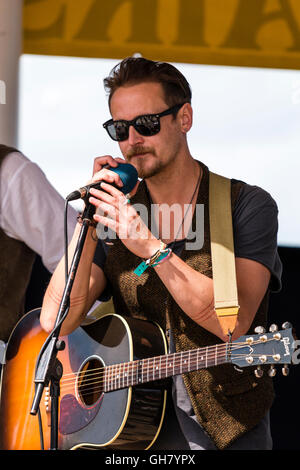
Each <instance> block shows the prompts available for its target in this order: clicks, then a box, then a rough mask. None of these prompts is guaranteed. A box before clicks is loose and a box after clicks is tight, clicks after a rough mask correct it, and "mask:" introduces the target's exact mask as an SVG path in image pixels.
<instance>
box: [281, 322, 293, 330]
mask: <svg viewBox="0 0 300 470" xmlns="http://www.w3.org/2000/svg"><path fill="white" fill-rule="evenodd" d="M292 327H293V326H292V324H291V323H290V322H289V321H285V322H284V323H283V324H282V328H283V329H284V330H288V329H289V328H292Z"/></svg>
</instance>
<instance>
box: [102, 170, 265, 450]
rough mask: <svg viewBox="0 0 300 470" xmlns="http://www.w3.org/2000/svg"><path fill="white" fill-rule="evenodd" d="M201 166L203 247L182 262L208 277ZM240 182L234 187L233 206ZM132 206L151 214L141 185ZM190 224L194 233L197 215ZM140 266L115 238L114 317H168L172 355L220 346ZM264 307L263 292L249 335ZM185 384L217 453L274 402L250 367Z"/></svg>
mask: <svg viewBox="0 0 300 470" xmlns="http://www.w3.org/2000/svg"><path fill="white" fill-rule="evenodd" d="M201 166H202V168H203V177H202V181H201V186H200V189H199V193H198V199H197V203H198V204H204V245H203V247H202V249H201V250H197V251H193V250H183V252H182V254H181V258H182V259H183V260H184V261H185V262H186V263H187V264H188V265H189V266H191V267H192V268H193V269H195V270H196V271H198V272H201V273H202V274H204V275H206V276H208V277H210V278H211V277H212V267H211V248H210V230H209V205H208V194H209V171H208V168H207V167H206V166H205V165H203V164H202V163H201ZM242 184H243V183H235V184H232V207H234V203H235V201H236V198H237V196H238V193H239V191H240V188H241V186H242ZM132 203H139V204H145V205H146V207H147V208H148V213H150V202H149V198H148V196H147V192H146V189H145V183H144V182H142V183H141V184H140V186H139V190H138V192H137V193H136V195H135V197H134V198H132ZM192 224H193V225H192V227H193V231H195V229H196V222H195V216H194V218H193V222H192ZM149 227H150V225H149ZM140 262H141V260H140V258H138V257H137V256H135V255H134V254H132V253H131V252H129V251H128V250H127V249H126V248H125V246H124V245H123V244H122V242H121V241H120V240H119V239H117V240H114V244H113V246H111V247H110V249H109V252H108V256H107V259H106V263H105V266H104V271H105V274H106V276H107V278H108V279H109V281H110V283H111V285H112V289H113V300H114V307H115V311H116V313H119V314H121V315H127V316H135V317H140V318H144V319H148V320H153V321H156V322H157V323H159V324H160V325H161V327H162V328H163V329H164V330H166V328H168V319H169V321H170V326H171V328H172V331H173V335H174V340H175V345H176V351H184V350H189V349H193V348H198V347H201V346H210V345H214V344H217V343H220V339H219V338H217V337H216V336H215V335H213V334H211V333H209V332H208V331H207V330H205V329H203V328H202V327H201V326H199V325H197V324H196V323H195V322H194V321H193V320H191V319H190V318H189V317H188V316H187V315H186V314H185V313H184V312H183V311H182V309H181V308H180V307H179V306H178V305H177V304H176V302H175V301H174V300H173V298H172V297H171V295H170V294H169V292H168V291H167V289H166V288H165V286H164V284H163V283H162V282H161V280H160V279H159V277H158V276H157V274H156V273H155V270H154V269H147V270H146V271H145V272H144V273H143V274H142V275H141V277H138V276H136V275H135V274H134V272H133V271H134V269H135V268H136V267H137V266H138V265H139V263H140ZM267 306H268V295H267V294H266V296H265V298H264V299H263V301H262V303H261V305H260V307H259V309H258V311H257V314H256V317H255V319H254V322H253V324H252V325H251V328H250V330H249V331H253V329H254V328H255V326H257V325H265V324H266V316H267ZM183 380H184V384H185V386H186V389H187V391H188V394H189V397H190V399H191V402H192V405H193V408H194V411H195V413H196V416H197V419H198V421H199V423H200V424H201V425H202V427H203V428H204V429H205V430H206V432H207V433H208V434H209V436H210V437H211V438H212V440H213V441H214V442H215V445H216V446H217V447H218V448H219V449H225V448H226V447H227V446H229V445H230V444H232V443H233V441H234V440H235V439H237V438H238V437H240V436H241V435H243V434H244V433H245V432H247V431H248V430H250V429H251V428H253V427H254V426H255V425H256V424H257V423H258V422H259V421H260V420H261V419H262V418H263V417H264V415H265V414H266V412H267V410H268V409H269V408H270V406H271V404H272V401H273V385H272V381H271V379H270V378H269V377H268V376H267V375H266V374H264V376H263V378H261V379H256V377H255V375H254V373H253V368H252V367H247V368H245V369H243V373H241V372H238V371H237V370H236V369H234V367H233V365H231V364H224V365H220V366H215V367H212V368H209V369H201V370H199V371H195V372H191V373H188V374H184V375H183Z"/></svg>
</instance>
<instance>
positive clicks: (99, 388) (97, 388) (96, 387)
mask: <svg viewBox="0 0 300 470" xmlns="http://www.w3.org/2000/svg"><path fill="white" fill-rule="evenodd" d="M270 356H271V355H270ZM155 380H159V378H157V379H155ZM151 381H152V380H149V382H151ZM89 385H92V387H90V388H85V387H83V388H82V391H81V393H80V397H85V396H88V395H91V394H95V393H97V392H101V394H102V393H108V392H110V391H116V390H120V389H122V388H128V387H129V386H132V385H135V384H131V385H127V384H126V385H125V384H124V385H123V386H117V387H116V388H114V387H113V386H112V387H111V389H110V390H104V389H103V383H102V382H101V381H99V380H98V381H95V382H94V383H91V384H89ZM71 390H72V391H73V388H71ZM71 390H70V391H71ZM68 398H70V399H73V396H70V397H68V396H65V397H64V399H65V400H67V399H68ZM97 401H98V400H97Z"/></svg>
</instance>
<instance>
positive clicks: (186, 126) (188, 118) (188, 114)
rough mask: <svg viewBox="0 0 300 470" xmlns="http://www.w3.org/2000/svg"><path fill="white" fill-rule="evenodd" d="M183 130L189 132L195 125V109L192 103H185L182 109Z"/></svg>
mask: <svg viewBox="0 0 300 470" xmlns="http://www.w3.org/2000/svg"><path fill="white" fill-rule="evenodd" d="M179 112H180V119H181V130H182V132H184V133H186V132H188V131H189V130H190V129H191V127H192V125H193V108H192V106H191V105H190V103H185V104H184V105H183V106H182V108H181V109H180V111H179Z"/></svg>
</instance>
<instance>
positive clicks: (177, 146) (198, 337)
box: [41, 58, 281, 449]
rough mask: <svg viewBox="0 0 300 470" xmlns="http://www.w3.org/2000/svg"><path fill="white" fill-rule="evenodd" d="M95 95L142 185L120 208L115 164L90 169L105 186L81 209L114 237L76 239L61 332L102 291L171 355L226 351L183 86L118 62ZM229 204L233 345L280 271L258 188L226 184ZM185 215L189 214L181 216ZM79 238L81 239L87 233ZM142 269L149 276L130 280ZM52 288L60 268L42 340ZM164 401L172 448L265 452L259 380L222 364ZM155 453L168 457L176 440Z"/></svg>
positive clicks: (180, 384)
mask: <svg viewBox="0 0 300 470" xmlns="http://www.w3.org/2000/svg"><path fill="white" fill-rule="evenodd" d="M105 85H106V88H107V90H108V91H109V106H110V112H111V115H112V120H110V121H108V122H107V123H105V124H104V127H105V128H106V130H107V132H108V133H109V135H110V137H112V138H113V139H114V140H117V141H118V143H119V146H120V149H121V151H122V154H123V156H124V158H125V160H126V161H127V162H129V163H131V164H132V165H134V166H135V167H136V169H137V171H138V174H139V177H140V178H142V179H143V181H142V182H141V183H140V184H139V185H137V186H138V187H136V188H135V190H134V191H133V193H132V194H131V204H128V199H126V196H124V195H123V193H122V192H121V191H120V190H119V189H117V188H116V187H113V186H111V185H110V184H109V183H115V186H117V187H121V185H122V182H121V181H120V178H119V177H118V175H116V174H115V173H114V172H112V171H110V170H109V169H107V168H103V166H104V165H105V164H109V165H110V166H112V167H115V166H117V165H118V164H121V161H120V160H119V159H113V158H112V157H111V156H104V157H99V158H98V159H96V160H95V164H94V176H93V180H92V181H98V180H101V181H103V182H105V183H103V185H102V188H103V191H102V190H101V191H98V190H91V195H92V196H91V198H90V202H91V203H92V204H94V205H95V207H97V209H98V210H97V213H96V214H95V215H94V220H95V222H98V223H100V224H101V226H104V227H108V228H109V229H110V230H111V231H112V233H115V234H116V235H117V236H118V237H112V238H114V239H113V240H111V242H110V243H105V242H103V240H99V242H98V243H97V241H95V237H93V236H88V237H87V240H86V244H85V247H84V250H83V254H82V258H81V261H80V265H79V269H78V272H77V277H76V279H75V282H74V287H73V291H72V295H71V307H70V312H69V315H68V317H67V319H66V320H65V322H64V325H63V328H62V331H61V333H62V334H68V333H69V332H71V331H72V330H74V329H75V328H76V327H77V326H79V325H80V324H81V322H82V321H83V319H84V317H85V315H86V312H87V311H88V310H89V308H90V306H91V305H92V304H93V302H94V301H95V299H97V298H100V297H101V295H102V298H104V295H107V293H111V294H112V295H113V300H114V306H115V309H116V312H117V313H120V314H126V315H133V316H138V317H142V318H146V319H150V320H154V321H156V322H158V323H159V324H160V325H161V326H162V328H164V329H165V330H167V329H169V330H170V348H171V351H172V350H174V348H175V347H176V350H177V351H180V350H183V349H192V348H195V347H199V346H204V345H212V344H215V343H216V342H218V341H219V342H220V341H228V336H227V335H226V334H224V333H223V330H222V328H221V326H220V322H219V319H218V317H217V315H216V312H215V309H214V291H213V280H212V271H211V253H210V235H209V205H208V174H209V173H208V168H207V167H206V166H205V165H204V164H203V163H200V162H198V161H196V160H195V159H194V158H193V157H192V155H191V154H190V151H189V148H188V143H187V133H188V131H189V130H190V128H191V126H192V115H193V112H192V107H191V90H190V87H189V85H188V83H187V81H186V79H185V78H184V77H183V76H182V74H181V73H180V72H179V71H178V70H177V69H176V68H175V67H173V66H171V65H170V64H165V63H158V62H152V61H149V60H147V59H144V58H128V59H125V60H124V61H122V62H121V63H120V64H119V65H118V66H117V67H116V68H115V69H113V71H112V73H111V75H110V76H109V77H108V78H107V79H106V80H105ZM137 204H139V206H141V205H142V206H143V207H146V208H147V210H148V212H149V211H150V209H151V205H153V204H154V205H155V207H159V208H162V209H163V208H164V207H165V208H166V207H167V208H170V207H171V206H172V205H174V204H176V205H177V206H179V207H180V208H181V213H182V217H181V218H178V217H177V218H174V220H173V221H172V223H171V224H170V225H169V227H168V228H169V232H168V231H166V226H165V223H166V222H165V218H164V217H163V210H162V211H156V212H155V216H154V222H155V223H154V226H153V227H152V226H151V227H149V225H148V224H147V223H146V221H145V220H143V219H142V217H141V216H140V215H139V214H138V212H137V211H136V209H135V207H134V205H137ZM200 204H204V243H203V246H201V248H194V249H193V247H191V248H190V249H187V248H186V246H187V244H186V243H185V242H186V240H185V239H186V238H187V234H188V230H187V228H186V227H190V225H191V224H192V226H195V222H196V221H195V218H196V214H197V210H196V209H197V205H200ZM232 205H233V208H234V212H233V225H234V238H235V255H236V273H237V287H238V296H239V304H240V311H239V315H238V320H237V323H236V327H235V330H234V331H233V339H236V338H238V337H239V336H241V335H243V334H245V333H247V332H248V331H249V330H250V331H252V330H253V328H254V327H255V326H257V325H258V324H261V323H266V314H267V299H268V294H269V291H270V289H273V290H276V289H278V288H279V287H280V272H281V264H280V260H279V258H278V255H277V245H276V235H277V207H276V204H275V203H274V201H273V200H272V198H271V197H270V196H269V195H268V194H267V193H266V192H265V191H263V190H261V189H260V188H257V187H252V186H249V185H246V184H245V183H242V182H240V181H234V180H233V181H232ZM186 207H188V208H189V209H191V210H189V211H188V214H187V212H186ZM186 220H188V221H189V222H188V223H187V224H186ZM184 227H185V228H186V229H185V228H184ZM79 229H80V226H78V227H77V228H76V229H75V232H74V237H73V239H72V242H71V244H70V253H72V252H74V249H75V246H76V241H77V237H78V233H79ZM89 230H90V232H91V234H92V232H93V230H94V229H93V228H92V227H91V228H90V229H89ZM158 256H159V258H158ZM143 260H148V266H149V267H147V269H146V270H144V271H143V269H141V271H143V272H142V273H138V272H137V271H136V269H137V268H138V267H141V266H140V265H141V262H142V261H143ZM157 261H158V262H157ZM142 266H143V265H142ZM63 287H64V261H63V260H62V261H61V263H60V264H59V266H58V268H57V269H56V271H55V272H54V274H53V277H52V280H51V282H50V285H49V288H48V290H47V292H46V295H45V298H44V303H43V309H42V315H41V324H42V326H43V328H45V329H46V330H47V331H50V330H51V328H52V327H53V324H54V321H55V318H56V314H57V308H58V304H59V300H60V298H61V294H62V291H63ZM173 398H174V403H175V410H176V414H177V418H178V420H179V423H180V428H181V430H182V431H183V434H184V437H185V439H186V441H187V444H186V445H187V447H182V448H191V449H217V448H218V449H225V448H228V449H232V448H241V449H243V448H246V449H247V448H249V449H264V448H270V447H271V437H270V434H269V424H268V414H267V413H268V409H269V408H270V406H271V404H272V399H273V390H272V385H271V384H270V381H269V378H268V377H263V378H262V379H260V381H259V380H256V379H255V377H254V375H253V371H249V370H248V371H245V372H244V373H243V374H242V375H241V374H239V373H238V372H237V371H236V370H234V368H233V367H232V366H231V365H226V366H225V365H224V366H220V367H216V368H213V369H207V370H201V371H197V372H193V373H190V374H185V375H184V376H183V377H181V376H178V377H176V378H175V379H174V386H173ZM175 441H176V438H175ZM166 445H168V446H169V447H165V448H167V449H175V448H176V442H173V443H171V444H166ZM177 448H178V447H177ZM179 448H180V447H179Z"/></svg>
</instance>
